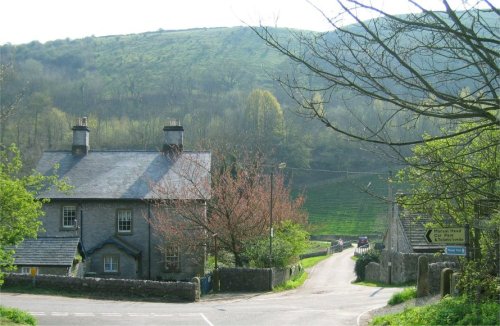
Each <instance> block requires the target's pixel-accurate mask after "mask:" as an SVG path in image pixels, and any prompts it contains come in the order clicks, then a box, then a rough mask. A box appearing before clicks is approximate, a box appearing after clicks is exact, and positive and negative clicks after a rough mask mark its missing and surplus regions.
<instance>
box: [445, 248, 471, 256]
mask: <svg viewBox="0 0 500 326" xmlns="http://www.w3.org/2000/svg"><path fill="white" fill-rule="evenodd" d="M444 253H445V255H450V256H466V255H467V250H466V249H465V247H464V246H446V247H445V248H444Z"/></svg>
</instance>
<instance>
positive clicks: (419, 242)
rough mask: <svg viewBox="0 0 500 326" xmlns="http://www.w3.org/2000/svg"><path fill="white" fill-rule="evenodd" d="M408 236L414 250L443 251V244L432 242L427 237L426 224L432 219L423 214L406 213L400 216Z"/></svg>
mask: <svg viewBox="0 0 500 326" xmlns="http://www.w3.org/2000/svg"><path fill="white" fill-rule="evenodd" d="M400 219H401V224H402V225H403V230H404V232H405V234H406V238H407V239H408V241H410V246H411V247H412V249H413V251H414V252H443V251H444V246H443V245H436V244H430V243H428V242H427V240H426V239H425V233H426V232H427V229H426V228H425V224H427V223H429V222H430V221H431V220H430V219H429V218H426V217H423V216H422V215H421V214H405V215H403V216H400Z"/></svg>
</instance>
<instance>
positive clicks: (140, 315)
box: [127, 312, 151, 317]
mask: <svg viewBox="0 0 500 326" xmlns="http://www.w3.org/2000/svg"><path fill="white" fill-rule="evenodd" d="M127 315H129V316H130V317H150V316H151V315H150V314H144V313H140V312H137V313H135V312H129V313H128V314H127Z"/></svg>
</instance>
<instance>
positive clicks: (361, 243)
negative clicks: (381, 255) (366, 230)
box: [358, 237, 368, 248]
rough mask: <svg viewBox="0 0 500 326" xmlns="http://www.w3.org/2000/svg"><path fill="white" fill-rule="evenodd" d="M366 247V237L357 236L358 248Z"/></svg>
mask: <svg viewBox="0 0 500 326" xmlns="http://www.w3.org/2000/svg"><path fill="white" fill-rule="evenodd" d="M361 247H368V237H359V238H358V248H361Z"/></svg>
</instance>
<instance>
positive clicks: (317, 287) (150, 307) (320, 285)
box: [0, 249, 400, 326]
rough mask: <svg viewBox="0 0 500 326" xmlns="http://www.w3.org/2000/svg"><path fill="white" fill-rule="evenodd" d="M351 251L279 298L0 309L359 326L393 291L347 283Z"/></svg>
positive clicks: (208, 324)
mask: <svg viewBox="0 0 500 326" xmlns="http://www.w3.org/2000/svg"><path fill="white" fill-rule="evenodd" d="M353 250H354V249H349V250H345V251H343V252H341V253H336V254H334V255H332V256H331V257H330V258H328V259H326V260H324V261H322V262H320V263H319V264H318V265H316V266H315V267H313V268H312V269H311V270H309V279H308V280H307V281H306V282H305V283H304V285H303V286H302V287H300V288H299V289H296V290H292V291H286V292H281V293H265V294H252V295H241V294H237V295H228V294H223V295H215V296H208V297H204V298H203V299H202V301H200V302H194V303H151V302H133V301H107V300H89V299H75V298H65V297H57V296H42V295H27V294H13V293H2V294H1V297H0V304H2V305H4V306H10V307H16V308H20V309H22V310H25V311H28V312H30V313H31V314H33V315H34V316H35V317H36V318H37V319H38V323H39V325H41V326H43V325H86V326H91V325H99V326H105V325H203V326H218V325H238V326H245V325H259V326H264V325H273V326H274V325H329V326H330V325H349V326H352V325H357V324H358V323H359V320H360V319H361V318H362V316H364V315H365V314H366V312H368V311H369V310H372V309H375V308H378V307H382V306H384V305H385V304H386V303H387V301H388V299H389V298H390V296H391V295H392V294H393V293H394V292H397V291H399V290H400V289H397V288H378V287H365V286H359V285H353V284H351V281H352V280H353V279H354V278H355V275H354V272H353V270H354V261H353V260H352V259H351V257H352V255H353Z"/></svg>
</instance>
